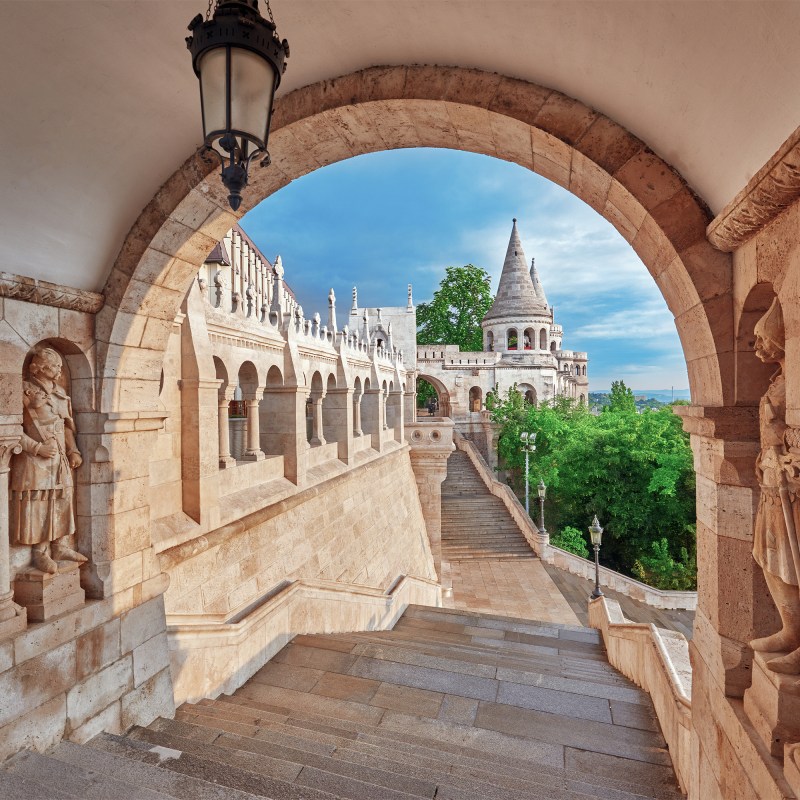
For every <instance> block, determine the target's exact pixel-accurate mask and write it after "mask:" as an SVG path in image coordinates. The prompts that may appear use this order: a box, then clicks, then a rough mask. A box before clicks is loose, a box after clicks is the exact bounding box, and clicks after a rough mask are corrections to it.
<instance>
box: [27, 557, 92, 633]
mask: <svg viewBox="0 0 800 800" xmlns="http://www.w3.org/2000/svg"><path fill="white" fill-rule="evenodd" d="M14 600H15V601H16V602H17V603H19V604H20V605H21V606H25V608H26V609H27V611H28V619H29V620H30V621H31V622H44V621H45V620H48V619H51V618H52V617H55V616H58V615H59V614H65V613H66V612H67V611H72V610H73V609H75V608H80V607H81V606H82V605H83V604H84V602H85V600H86V595H85V592H84V591H83V589H81V581H80V564H78V562H77V561H59V562H58V572H57V573H56V574H55V575H51V574H50V573H48V572H42V571H41V570H38V569H34V568H33V567H29V568H28V569H25V570H22V571H21V572H19V573H17V578H16V580H15V581H14Z"/></svg>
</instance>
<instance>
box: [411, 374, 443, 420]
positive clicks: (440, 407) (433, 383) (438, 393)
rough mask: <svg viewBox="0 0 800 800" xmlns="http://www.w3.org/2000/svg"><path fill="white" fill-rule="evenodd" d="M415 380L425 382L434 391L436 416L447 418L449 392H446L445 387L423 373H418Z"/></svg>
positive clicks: (437, 380) (436, 379)
mask: <svg viewBox="0 0 800 800" xmlns="http://www.w3.org/2000/svg"><path fill="white" fill-rule="evenodd" d="M417 378H418V379H421V380H423V381H427V382H428V383H429V384H430V385H431V386H433V388H434V389H435V390H436V399H437V401H438V408H437V410H436V416H437V417H449V416H450V392H449V391H448V389H447V387H446V386H445V385H444V384H443V383H442V382H441V381H440V380H439V379H438V378H434V377H433V376H432V375H426V374H425V373H422V372H418V373H417Z"/></svg>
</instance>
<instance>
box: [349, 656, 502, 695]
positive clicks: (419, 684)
mask: <svg viewBox="0 0 800 800" xmlns="http://www.w3.org/2000/svg"><path fill="white" fill-rule="evenodd" d="M350 672H351V673H352V674H353V675H359V676H361V677H363V678H373V679H375V680H379V681H384V682H388V683H398V684H401V685H403V686H413V687H415V688H417V689H428V690H430V691H433V692H445V693H448V694H457V695H460V696H462V697H473V698H475V699H476V700H494V699H495V697H497V682H496V681H494V680H491V679H489V678H478V677H475V676H473V675H463V674H461V673H452V672H446V671H444V670H439V669H429V668H427V667H417V666H413V665H408V664H397V663H395V662H390V661H377V660H375V659H366V658H359V659H358V661H357V662H356V663H355V664H354V665H353V666H352V667H351V669H350Z"/></svg>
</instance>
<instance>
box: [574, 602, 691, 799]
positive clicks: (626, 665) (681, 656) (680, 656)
mask: <svg viewBox="0 0 800 800" xmlns="http://www.w3.org/2000/svg"><path fill="white" fill-rule="evenodd" d="M589 625H590V626H591V627H592V628H596V629H598V630H599V631H600V632H601V633H602V635H603V643H604V644H605V648H606V654H607V656H608V661H609V663H610V664H611V665H612V666H613V667H615V668H616V669H618V670H619V671H620V672H622V673H623V674H624V675H625V676H627V677H628V678H630V680H632V681H633V682H634V683H635V684H636V685H637V686H639V687H641V688H642V689H644V691H646V692H647V693H648V694H649V695H650V697H651V699H652V701H653V706H654V707H655V711H656V716H657V717H658V721H659V724H660V725H661V731H662V733H663V734H664V738H665V739H666V741H667V745H668V747H669V753H670V757H671V758H672V764H673V766H674V768H675V774H676V775H677V777H678V782H679V783H680V786H681V789H682V791H683V792H684V793H685V794H688V795H689V796H690V797H696V796H698V795H697V789H698V787H697V786H693V785H692V784H693V780H694V775H695V773H694V772H693V770H692V768H691V765H692V756H691V732H692V702H691V699H690V698H691V693H692V668H691V664H690V662H689V644H688V642H687V641H686V639H685V638H684V637H683V636H682V635H681V634H680V633H676V632H674V631H666V630H661V629H659V628H657V627H656V626H655V625H653V624H652V623H647V624H640V623H632V622H628V620H626V619H625V617H624V616H623V614H622V610H621V609H620V607H619V603H617V602H616V601H614V600H609V599H608V598H606V597H598V598H597V599H596V600H591V601H590V602H589Z"/></svg>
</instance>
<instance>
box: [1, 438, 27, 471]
mask: <svg viewBox="0 0 800 800" xmlns="http://www.w3.org/2000/svg"><path fill="white" fill-rule="evenodd" d="M21 452H22V444H21V437H20V436H0V472H8V470H9V468H10V464H11V456H12V455H18V454H19V453H21Z"/></svg>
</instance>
